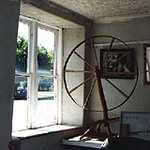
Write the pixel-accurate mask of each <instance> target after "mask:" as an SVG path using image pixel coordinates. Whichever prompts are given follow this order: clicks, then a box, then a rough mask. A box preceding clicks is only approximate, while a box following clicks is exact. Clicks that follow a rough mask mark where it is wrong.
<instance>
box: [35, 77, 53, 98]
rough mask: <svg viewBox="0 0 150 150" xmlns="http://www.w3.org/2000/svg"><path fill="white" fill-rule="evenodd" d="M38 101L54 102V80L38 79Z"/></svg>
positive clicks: (47, 78) (48, 78)
mask: <svg viewBox="0 0 150 150" xmlns="http://www.w3.org/2000/svg"><path fill="white" fill-rule="evenodd" d="M38 100H54V78H52V77H51V78H50V77H39V78H38Z"/></svg>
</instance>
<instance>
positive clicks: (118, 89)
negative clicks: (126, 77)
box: [105, 79, 129, 98]
mask: <svg viewBox="0 0 150 150" xmlns="http://www.w3.org/2000/svg"><path fill="white" fill-rule="evenodd" d="M105 80H106V81H107V82H108V83H109V84H111V85H112V86H113V87H114V88H115V89H116V90H117V91H119V92H120V93H121V94H122V95H123V96H124V97H125V98H128V97H129V95H127V94H126V93H125V92H123V91H122V90H121V89H120V88H119V87H117V86H116V85H115V84H114V83H113V82H111V81H110V80H108V79H105Z"/></svg>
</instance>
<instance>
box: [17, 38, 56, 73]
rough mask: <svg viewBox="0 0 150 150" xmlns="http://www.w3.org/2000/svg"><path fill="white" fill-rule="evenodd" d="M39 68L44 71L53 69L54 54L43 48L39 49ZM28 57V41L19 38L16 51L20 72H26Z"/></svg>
mask: <svg viewBox="0 0 150 150" xmlns="http://www.w3.org/2000/svg"><path fill="white" fill-rule="evenodd" d="M37 54H38V55H37V60H38V67H39V69H42V70H51V69H53V61H54V53H53V52H52V51H50V52H48V51H47V49H46V48H44V47H43V46H41V47H39V46H38V47H37ZM27 56H28V41H27V40H26V39H24V38H23V37H20V36H19V37H18V40H17V50H16V68H17V70H19V71H22V72H26V69H27Z"/></svg>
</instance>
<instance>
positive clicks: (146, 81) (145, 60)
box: [143, 43, 150, 85]
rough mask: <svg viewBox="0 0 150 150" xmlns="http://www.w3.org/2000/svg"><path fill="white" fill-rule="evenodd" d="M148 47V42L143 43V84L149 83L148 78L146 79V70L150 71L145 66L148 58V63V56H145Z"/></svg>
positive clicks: (149, 45) (149, 46) (149, 44)
mask: <svg viewBox="0 0 150 150" xmlns="http://www.w3.org/2000/svg"><path fill="white" fill-rule="evenodd" d="M148 48H150V43H146V44H143V49H144V84H145V85H150V80H149V81H148V77H147V72H150V70H147V67H146V65H147V59H148V60H149V63H150V57H149V58H147V50H148ZM149 51H150V50H149ZM149 78H150V77H149Z"/></svg>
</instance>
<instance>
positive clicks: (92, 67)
mask: <svg viewBox="0 0 150 150" xmlns="http://www.w3.org/2000/svg"><path fill="white" fill-rule="evenodd" d="M74 54H76V56H78V57H79V58H80V59H81V60H83V61H84V62H85V63H86V64H87V65H88V66H89V67H90V68H91V69H94V66H92V65H90V64H89V63H88V62H87V61H86V60H85V59H84V58H83V57H82V56H81V55H80V54H79V53H77V52H74Z"/></svg>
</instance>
